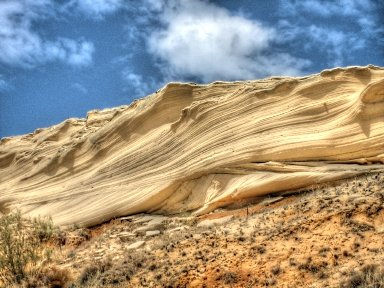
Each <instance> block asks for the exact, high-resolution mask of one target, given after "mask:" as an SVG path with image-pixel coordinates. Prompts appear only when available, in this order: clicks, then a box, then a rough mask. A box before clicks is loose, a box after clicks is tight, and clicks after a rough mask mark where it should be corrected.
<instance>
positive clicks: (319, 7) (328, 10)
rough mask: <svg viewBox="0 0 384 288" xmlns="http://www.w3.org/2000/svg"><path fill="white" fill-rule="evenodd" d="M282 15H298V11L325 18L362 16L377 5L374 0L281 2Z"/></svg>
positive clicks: (290, 0)
mask: <svg viewBox="0 0 384 288" xmlns="http://www.w3.org/2000/svg"><path fill="white" fill-rule="evenodd" d="M280 5H281V6H282V7H283V10H282V12H283V13H282V14H293V15H296V14H297V13H298V11H306V12H310V13H313V14H318V15H320V16H323V17H330V16H333V15H338V16H361V12H362V11H367V10H372V9H374V7H375V5H374V2H373V1H372V0H338V1H319V0H299V1H298V0H288V1H287V0H281V1H280Z"/></svg>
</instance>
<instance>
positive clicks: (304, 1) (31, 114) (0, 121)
mask: <svg viewBox="0 0 384 288" xmlns="http://www.w3.org/2000/svg"><path fill="white" fill-rule="evenodd" d="M367 64H374V65H379V66H384V1H383V0H329V1H327V0H297V1H295V0H268V1H266V0H231V1H230V0H221V1H219V0H218V1H213V0H212V1H208V0H206V1H205V0H178V1H177V0H168V1H167V0H143V1H130V0H56V1H55V0H0V137H4V136H10V135H19V134H24V133H29V132H32V131H33V130H35V129H36V128H39V127H47V126H50V125H54V124H57V123H59V122H61V121H63V120H64V119H66V118H70V117H85V115H86V112H87V111H89V110H92V109H102V108H107V107H114V106H118V105H123V104H129V103H130V102H132V100H134V99H136V98H139V97H143V96H145V95H147V94H150V93H151V92H154V91H156V90H157V89H159V88H160V87H161V86H163V85H164V84H165V83H167V82H169V81H194V82H201V83H207V82H211V81H215V80H246V79H257V78H263V77H267V76H270V75H290V76H298V75H305V74H309V73H316V72H319V71H321V70H323V69H326V68H331V67H335V66H349V65H367Z"/></svg>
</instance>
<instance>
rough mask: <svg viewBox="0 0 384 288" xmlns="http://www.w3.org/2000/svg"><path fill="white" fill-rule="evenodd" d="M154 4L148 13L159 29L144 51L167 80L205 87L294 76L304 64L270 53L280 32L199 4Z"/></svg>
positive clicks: (299, 60)
mask: <svg viewBox="0 0 384 288" xmlns="http://www.w3.org/2000/svg"><path fill="white" fill-rule="evenodd" d="M151 2H153V1H151ZM156 4H157V5H156V7H155V9H153V10H155V11H157V12H158V13H160V14H159V17H160V20H161V23H162V24H163V26H164V27H162V28H160V29H159V30H157V31H155V32H152V33H151V34H150V36H149V37H148V49H149V52H150V53H151V54H152V55H154V56H155V57H156V58H157V59H159V60H160V61H161V63H162V66H161V67H162V71H163V74H164V75H167V76H166V77H168V78H172V77H174V78H175V77H176V78H177V77H184V76H190V77H199V78H201V79H202V80H203V81H205V82H209V81H214V80H236V79H238V80H240V79H254V78H259V77H263V76H267V75H271V74H278V75H281V74H284V75H287V74H290V75H298V74H301V73H302V72H301V71H302V69H303V68H304V67H305V66H307V65H308V64H309V61H307V60H303V59H298V58H295V57H294V56H292V55H289V54H286V53H277V52H272V49H271V45H272V44H273V42H274V41H275V40H277V39H278V37H279V31H277V30H275V29H273V28H270V27H267V26H265V25H263V24H261V23H260V22H258V21H256V20H251V19H247V18H245V17H243V16H241V15H234V14H231V13H230V12H229V11H228V10H226V9H224V8H221V7H218V6H216V5H214V4H210V3H208V2H207V1H202V0H198V1H197V0H196V1H186V0H185V1H184V0H182V1H167V2H163V5H159V4H158V3H156Z"/></svg>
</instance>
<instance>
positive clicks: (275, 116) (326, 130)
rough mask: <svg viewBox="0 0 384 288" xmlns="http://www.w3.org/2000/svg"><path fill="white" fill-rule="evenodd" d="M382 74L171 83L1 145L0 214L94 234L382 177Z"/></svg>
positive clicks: (339, 72) (343, 71) (356, 70)
mask: <svg viewBox="0 0 384 288" xmlns="http://www.w3.org/2000/svg"><path fill="white" fill-rule="evenodd" d="M383 163H384V68H380V67H375V66H367V67H348V68H336V69H333V70H325V71H323V72H321V73H320V74H316V75H311V76H308V77H302V78H290V77H273V78H268V79H263V80H256V81H244V82H215V83H211V84H208V85H197V84H189V83H188V84H182V83H170V84H168V85H166V86H165V87H164V88H163V89H161V90H159V91H158V92H156V93H154V94H151V95H149V96H147V97H145V98H143V99H140V100H137V101H135V102H133V103H132V104H131V105H129V106H122V107H118V108H114V109H108V110H102V111H91V112H89V113H88V115H87V118H86V119H68V120H66V121H64V122H63V123H61V124H58V125H55V126H52V127H50V128H44V129H38V130H36V131H35V132H33V133H31V134H27V135H23V136H17V137H12V138H3V139H1V142H0V211H1V213H7V212H8V211H10V210H13V209H20V210H21V211H22V213H25V214H27V215H30V216H37V215H42V216H44V215H51V216H52V218H53V220H54V222H55V223H56V224H59V225H69V224H73V223H77V224H80V225H86V226H89V225H94V224H99V223H102V222H104V221H106V220H109V219H111V218H113V217H118V216H123V215H129V214H134V213H139V212H154V213H164V214H170V213H179V212H186V211H191V212H193V213H194V214H198V215H200V214H204V213H208V212H210V211H212V210H214V209H216V208H218V207H224V206H227V205H229V204H234V203H235V204H236V203H246V202H247V201H251V200H252V199H253V198H254V197H261V196H265V195H268V194H271V193H278V192H284V191H287V190H294V189H299V188H303V187H305V186H308V185H312V184H316V183H323V182H327V181H332V180H336V179H342V178H348V177H352V176H357V175H359V174H362V173H366V172H372V171H379V170H380V171H382V170H383V165H382V164H383Z"/></svg>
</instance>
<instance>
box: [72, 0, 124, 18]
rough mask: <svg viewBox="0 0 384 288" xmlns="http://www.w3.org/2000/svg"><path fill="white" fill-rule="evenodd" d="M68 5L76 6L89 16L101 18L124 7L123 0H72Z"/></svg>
mask: <svg viewBox="0 0 384 288" xmlns="http://www.w3.org/2000/svg"><path fill="white" fill-rule="evenodd" d="M68 6H73V7H75V8H76V9H78V10H79V11H80V12H82V13H83V14H85V15H88V16H89V17H94V18H98V19H101V18H103V16H104V15H107V14H112V13H114V12H116V11H117V10H119V9H120V8H121V7H123V0H72V1H70V2H69V4H68Z"/></svg>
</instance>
